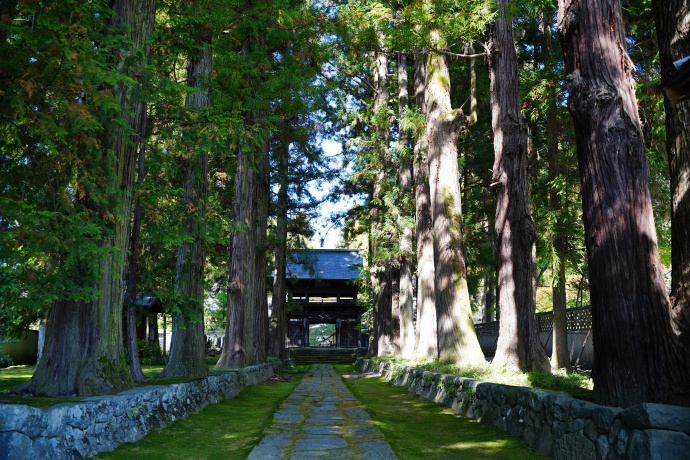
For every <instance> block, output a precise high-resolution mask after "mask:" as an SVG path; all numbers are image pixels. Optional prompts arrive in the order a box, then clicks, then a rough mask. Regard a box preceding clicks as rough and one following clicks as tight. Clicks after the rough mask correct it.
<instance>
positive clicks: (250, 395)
mask: <svg viewBox="0 0 690 460" xmlns="http://www.w3.org/2000/svg"><path fill="white" fill-rule="evenodd" d="M298 383H299V379H296V378H295V379H293V380H290V381H281V382H277V383H275V382H269V383H263V384H259V385H255V386H251V387H247V388H245V389H244V390H243V391H242V392H241V393H240V394H239V395H238V396H237V397H236V398H234V399H229V400H225V401H222V402H220V403H218V404H211V405H209V406H207V407H206V409H204V410H203V411H202V412H199V413H197V414H193V415H191V416H189V418H186V419H183V420H177V421H175V422H173V423H171V424H170V425H168V426H167V427H166V428H164V429H157V430H154V431H153V432H151V433H150V434H149V435H148V436H146V437H145V438H144V439H142V440H141V441H139V442H136V443H128V444H122V445H120V446H119V447H118V448H117V449H115V451H113V452H109V453H102V454H100V455H98V456H96V457H94V458H96V459H108V460H110V459H112V460H119V459H123V460H124V459H127V460H129V459H132V458H146V459H149V460H156V459H166V460H177V459H179V460H186V459H217V458H222V459H228V460H233V459H238V460H239V459H245V458H247V455H249V452H250V451H251V450H252V449H253V448H254V446H256V445H257V444H258V443H259V441H260V440H261V438H262V436H263V432H264V430H265V429H266V428H268V426H270V424H271V423H272V421H273V413H274V412H275V411H276V410H277V409H278V406H279V405H280V403H281V402H282V401H283V400H284V399H285V398H286V397H287V396H288V395H289V394H290V393H291V392H292V390H293V389H294V388H295V387H296V386H297V384H298Z"/></svg>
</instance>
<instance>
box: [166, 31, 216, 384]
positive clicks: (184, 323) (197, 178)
mask: <svg viewBox="0 0 690 460" xmlns="http://www.w3.org/2000/svg"><path fill="white" fill-rule="evenodd" d="M192 37H193V40H194V41H195V42H196V43H197V44H198V45H199V46H200V49H199V50H198V51H197V52H196V53H195V54H193V55H191V56H189V57H188V59H187V86H188V87H190V88H195V89H198V90H199V91H197V92H194V93H191V92H190V93H189V94H187V100H186V101H185V105H186V107H187V109H188V110H189V111H191V112H195V113H199V112H201V111H203V110H205V109H208V108H209V107H210V105H211V102H210V98H209V91H208V85H209V84H210V82H211V65H212V61H211V59H212V56H213V53H212V48H211V40H212V30H211V29H210V28H208V27H202V28H200V29H198V30H197V31H195V32H194V33H193V34H192ZM197 53H198V54H197ZM208 158H209V157H208V153H207V152H204V151H197V149H196V147H195V145H194V144H192V143H189V144H188V145H187V156H186V157H185V160H184V162H185V164H184V167H183V170H184V182H183V184H184V185H183V190H182V200H181V202H182V206H183V207H184V209H185V212H186V215H185V216H184V236H185V241H184V242H183V243H182V244H181V245H180V246H178V248H177V264H176V277H175V278H176V279H175V290H176V295H177V297H178V302H179V311H178V312H174V313H173V319H172V323H173V330H172V339H171V341H170V356H169V358H168V363H167V365H166V366H165V368H164V369H163V371H162V372H161V375H160V376H161V377H166V378H167V377H191V378H198V377H204V376H206V375H207V374H208V366H207V365H206V339H205V337H204V286H205V279H204V273H205V270H204V267H205V262H206V261H205V259H206V249H205V246H206V236H205V233H206V225H205V219H206V200H207V199H208Z"/></svg>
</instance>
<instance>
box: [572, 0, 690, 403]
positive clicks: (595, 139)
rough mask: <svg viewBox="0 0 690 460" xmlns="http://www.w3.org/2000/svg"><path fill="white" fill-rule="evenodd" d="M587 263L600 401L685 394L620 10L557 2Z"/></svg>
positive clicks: (681, 352)
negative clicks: (575, 144)
mask: <svg viewBox="0 0 690 460" xmlns="http://www.w3.org/2000/svg"><path fill="white" fill-rule="evenodd" d="M558 32H559V34H560V38H561V42H562V45H563V55H564V62H565V72H566V81H567V87H568V95H569V96H568V109H569V110H570V114H571V116H572V118H573V122H574V125H575V136H576V137H575V139H576V142H577V155H578V164H579V169H580V181H581V185H582V208H583V218H584V219H583V220H584V225H585V239H586V245H587V258H588V262H589V279H590V296H591V297H590V298H591V304H592V323H593V324H592V327H593V329H592V332H593V340H594V368H593V373H592V376H593V378H594V399H595V401H596V402H597V403H599V404H606V405H612V406H620V407H628V406H632V405H634V404H638V403H642V402H647V401H650V402H660V403H664V402H668V401H671V400H672V399H673V397H674V396H675V395H676V394H682V393H687V392H688V385H687V382H688V377H689V375H688V367H687V361H686V353H687V350H686V349H685V348H683V347H682V346H681V344H680V341H679V339H678V337H677V336H676V335H675V334H674V332H673V329H672V318H671V314H670V309H671V303H670V301H669V298H668V295H667V293H666V286H665V283H664V276H663V275H664V274H663V269H662V267H661V262H660V260H659V251H658V247H657V239H656V229H655V226H654V217H653V213H652V200H651V194H650V191H649V182H648V181H649V179H648V175H649V169H648V165H647V158H646V156H645V148H644V141H643V139H642V130H641V126H640V118H639V114H638V110H637V100H636V97H635V89H634V83H633V79H632V72H634V70H635V66H634V64H633V63H632V62H631V61H630V58H629V56H628V54H627V52H626V40H625V27H624V25H623V19H622V12H621V5H620V3H618V2H614V1H612V0H596V1H582V0H560V1H559V12H558Z"/></svg>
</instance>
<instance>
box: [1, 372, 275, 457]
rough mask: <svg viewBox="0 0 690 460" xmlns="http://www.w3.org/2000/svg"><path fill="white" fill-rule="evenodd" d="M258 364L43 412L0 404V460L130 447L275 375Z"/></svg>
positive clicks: (91, 453) (79, 454)
mask: <svg viewBox="0 0 690 460" xmlns="http://www.w3.org/2000/svg"><path fill="white" fill-rule="evenodd" d="M277 365H280V363H275V364H258V365H255V366H250V367H246V368H244V369H240V370H237V371H231V372H226V373H223V374H218V375H211V376H208V377H206V378H203V379H199V380H194V381H192V382H188V383H178V384H174V385H169V386H162V385H156V386H144V387H137V388H133V389H131V390H127V391H123V392H121V393H118V394H116V395H111V396H96V397H92V398H87V399H84V400H82V401H79V402H76V403H63V404H58V405H55V406H52V407H49V408H47V409H44V410H42V409H37V408H34V407H29V406H23V405H18V404H0V460H6V459H7V460H15V459H17V460H24V459H50V460H61V459H80V458H88V457H92V456H94V455H96V454H98V453H99V452H110V451H112V450H114V449H115V447H117V446H118V445H120V444H122V443H124V442H135V441H138V440H140V439H141V438H143V437H144V436H146V435H147V434H148V433H149V432H150V431H151V430H152V429H154V428H161V427H165V426H166V425H167V424H168V423H170V422H173V421H175V420H177V419H181V418H186V417H188V416H189V415H190V414H193V413H195V412H199V411H201V410H203V409H204V408H205V407H206V406H207V405H208V404H214V403H218V402H220V401H222V400H223V399H228V398H233V397H235V396H237V395H238V394H239V393H240V392H241V391H242V390H243V389H244V388H245V387H247V386H249V385H256V384H257V383H260V382H263V381H264V380H266V379H268V378H270V377H272V376H273V375H275V371H276V368H275V367H274V366H277Z"/></svg>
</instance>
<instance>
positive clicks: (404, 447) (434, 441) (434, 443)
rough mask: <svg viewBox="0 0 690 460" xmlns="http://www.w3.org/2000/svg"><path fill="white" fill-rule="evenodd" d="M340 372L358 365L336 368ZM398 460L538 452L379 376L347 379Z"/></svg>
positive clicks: (519, 456) (522, 455)
mask: <svg viewBox="0 0 690 460" xmlns="http://www.w3.org/2000/svg"><path fill="white" fill-rule="evenodd" d="M335 367H336V369H337V370H338V371H339V372H341V373H346V372H353V371H354V370H355V368H354V366H346V365H336V366H335ZM343 380H344V381H345V385H347V387H348V388H349V389H350V390H351V391H352V393H353V394H354V395H355V397H356V398H357V399H358V400H359V401H360V402H361V403H362V404H364V405H365V406H366V410H367V412H368V413H369V415H370V416H371V418H372V420H373V422H374V425H376V426H377V427H378V428H379V429H380V430H381V432H382V433H383V435H384V436H385V438H386V440H387V441H388V442H389V443H390V445H391V447H392V448H393V451H394V452H395V455H397V456H398V458H400V459H407V458H433V459H457V458H472V459H490V458H496V459H498V458H501V459H503V458H510V459H518V460H519V459H538V458H541V457H540V456H539V454H537V453H536V452H534V451H533V450H531V449H530V448H529V446H528V445H527V444H526V443H525V442H523V441H521V440H519V439H516V438H513V437H512V436H510V435H509V434H508V433H505V432H502V431H498V430H496V429H494V428H492V427H488V426H482V425H481V424H480V423H479V422H476V421H473V420H469V419H464V418H458V417H457V416H455V414H453V412H452V411H451V410H450V409H448V408H446V407H445V406H443V405H441V404H436V403H433V402H431V401H426V400H423V399H419V398H417V397H416V396H414V395H411V394H410V393H409V392H408V391H407V389H406V388H404V387H393V386H390V385H388V384H387V383H386V382H385V380H384V379H383V378H381V377H379V378H364V379H359V380H351V379H343Z"/></svg>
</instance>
